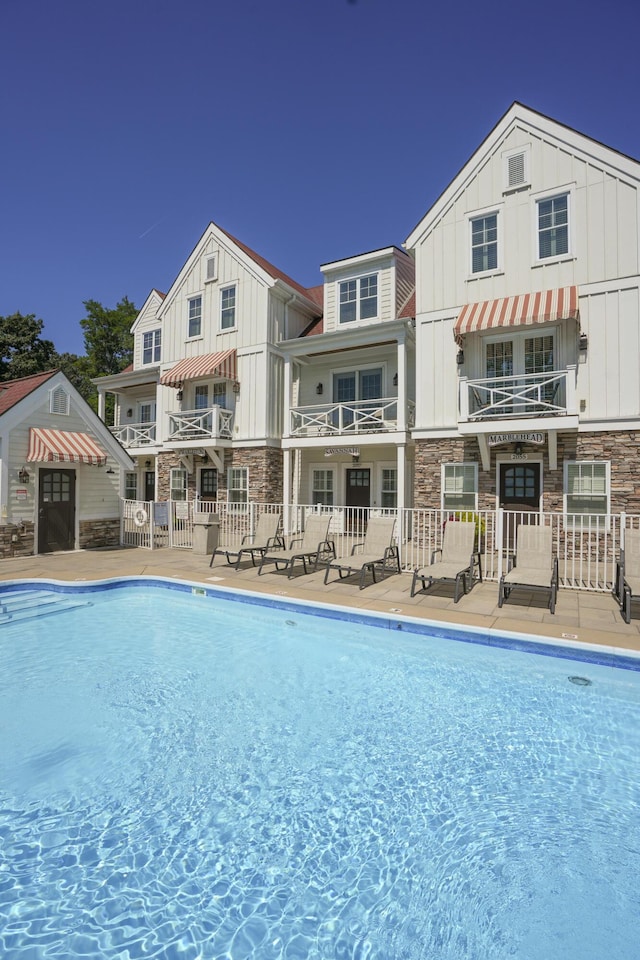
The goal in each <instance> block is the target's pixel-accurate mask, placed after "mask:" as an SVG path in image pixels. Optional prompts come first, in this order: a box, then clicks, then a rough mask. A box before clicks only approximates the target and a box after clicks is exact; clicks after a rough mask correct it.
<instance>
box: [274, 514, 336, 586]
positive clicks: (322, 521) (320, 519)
mask: <svg viewBox="0 0 640 960" xmlns="http://www.w3.org/2000/svg"><path fill="white" fill-rule="evenodd" d="M330 522H331V517H330V516H327V515H324V516H323V515H316V516H309V517H307V520H306V523H305V529H304V535H303V536H302V537H296V538H295V539H293V540H291V542H290V544H289V549H288V550H266V551H265V552H264V553H263V554H262V558H261V560H260V566H259V568H258V576H261V575H262V568H263V566H264V565H265V563H275V565H276V570H280V569H284V570H286V571H287V576H288V578H289V579H291V577H292V576H293V565H294V563H295V562H296V560H301V561H302V566H303V567H304V572H305V573H308V572H309V571H308V569H307V563H309V564H311V562H312V561H313V569H314V571H315V570H317V568H318V563H319V562H320V560H321V559H326V558H331V557H335V555H336V548H335V545H334V543H333V541H332V540H328V539H327V537H328V534H329V523H330ZM294 544H298V546H294Z"/></svg>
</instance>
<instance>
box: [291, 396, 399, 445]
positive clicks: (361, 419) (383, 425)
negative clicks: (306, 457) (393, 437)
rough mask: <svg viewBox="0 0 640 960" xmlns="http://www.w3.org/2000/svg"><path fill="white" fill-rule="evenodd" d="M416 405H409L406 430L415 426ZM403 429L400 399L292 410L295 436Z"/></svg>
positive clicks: (362, 401)
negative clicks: (399, 412) (399, 420)
mask: <svg viewBox="0 0 640 960" xmlns="http://www.w3.org/2000/svg"><path fill="white" fill-rule="evenodd" d="M414 420H415V403H414V402H413V401H412V400H410V401H408V403H407V410H406V423H405V425H404V427H405V428H408V427H411V426H413V423H414ZM398 429H402V427H399V425H398V398H397V397H389V398H380V399H379V400H354V401H351V402H349V403H324V404H314V405H313V406H306V407H292V409H291V432H290V436H292V437H324V436H354V435H361V434H365V433H374V432H378V431H387V432H389V431H393V430H398Z"/></svg>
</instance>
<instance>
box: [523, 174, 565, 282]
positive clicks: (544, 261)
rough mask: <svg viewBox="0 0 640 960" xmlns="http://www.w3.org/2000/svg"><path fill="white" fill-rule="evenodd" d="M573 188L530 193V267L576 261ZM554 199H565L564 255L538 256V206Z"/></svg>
mask: <svg viewBox="0 0 640 960" xmlns="http://www.w3.org/2000/svg"><path fill="white" fill-rule="evenodd" d="M575 188H576V183H575V181H574V182H573V183H567V184H561V185H560V186H558V187H554V188H553V190H541V191H540V192H539V193H532V194H531V197H530V202H531V229H532V245H531V252H532V257H531V265H532V266H533V267H541V266H547V265H548V264H550V263H562V262H563V261H564V260H575V259H576V229H575V219H576V217H575V203H574V199H575ZM555 197H566V198H567V221H568V222H567V246H568V250H567V251H566V252H565V253H559V254H557V255H556V256H553V257H541V256H540V232H539V229H538V219H539V214H538V204H539V203H540V202H541V201H544V200H553V199H554V198H555Z"/></svg>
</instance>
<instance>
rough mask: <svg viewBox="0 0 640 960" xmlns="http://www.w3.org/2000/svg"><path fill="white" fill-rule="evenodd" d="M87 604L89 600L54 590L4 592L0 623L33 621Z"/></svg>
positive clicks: (1, 593)
mask: <svg viewBox="0 0 640 960" xmlns="http://www.w3.org/2000/svg"><path fill="white" fill-rule="evenodd" d="M89 603H90V601H89V600H82V599H80V598H79V597H76V596H73V595H72V594H65V593H56V592H55V591H54V590H6V591H2V592H0V623H14V622H16V621H17V620H33V619H34V618H35V617H41V616H43V614H50V613H62V612H63V611H64V610H73V609H74V607H86V606H88V604H89Z"/></svg>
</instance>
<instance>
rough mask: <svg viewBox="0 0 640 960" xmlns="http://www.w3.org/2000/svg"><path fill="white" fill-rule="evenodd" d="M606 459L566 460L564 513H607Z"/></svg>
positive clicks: (607, 473)
mask: <svg viewBox="0 0 640 960" xmlns="http://www.w3.org/2000/svg"><path fill="white" fill-rule="evenodd" d="M609 497H610V464H609V461H608V460H568V461H566V462H565V465H564V500H565V513H567V514H587V515H589V516H605V515H606V514H608V513H609Z"/></svg>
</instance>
